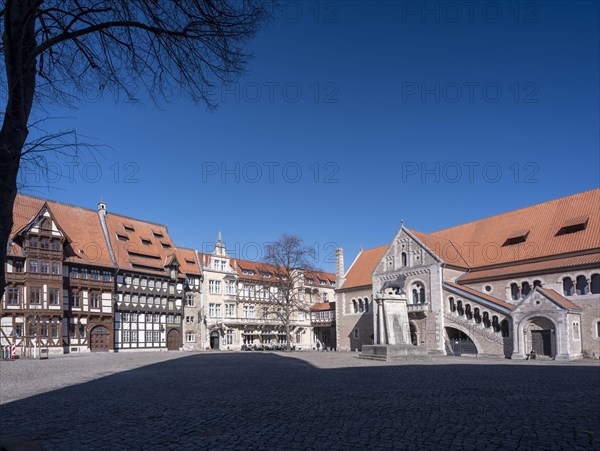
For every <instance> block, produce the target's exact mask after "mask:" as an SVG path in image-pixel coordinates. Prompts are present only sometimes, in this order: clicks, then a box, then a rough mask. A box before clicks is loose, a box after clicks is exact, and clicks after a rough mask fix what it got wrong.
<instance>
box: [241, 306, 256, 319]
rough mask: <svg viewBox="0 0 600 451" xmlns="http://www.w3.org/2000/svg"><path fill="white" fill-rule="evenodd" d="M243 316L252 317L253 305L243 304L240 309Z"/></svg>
mask: <svg viewBox="0 0 600 451" xmlns="http://www.w3.org/2000/svg"><path fill="white" fill-rule="evenodd" d="M242 314H243V318H249V319H252V318H254V306H253V305H244V307H243V309H242Z"/></svg>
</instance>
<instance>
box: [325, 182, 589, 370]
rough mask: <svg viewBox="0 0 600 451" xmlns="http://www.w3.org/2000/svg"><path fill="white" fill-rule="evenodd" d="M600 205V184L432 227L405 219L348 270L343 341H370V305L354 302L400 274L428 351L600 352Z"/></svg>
mask: <svg viewBox="0 0 600 451" xmlns="http://www.w3.org/2000/svg"><path fill="white" fill-rule="evenodd" d="M598 205H600V190H598V189H596V190H592V191H587V192H584V193H580V194H575V195H572V196H568V197H564V198H561V199H556V200H553V201H549V202H545V203H542V204H538V205H535V206H532V207H528V208H523V209H520V210H515V211H511V212H508V213H504V214H500V215H497V216H493V217H491V218H486V219H482V220H479V221H474V222H471V223H467V224H463V225H460V226H456V227H451V228H448V229H444V230H441V231H438V232H433V233H423V232H419V231H416V230H411V229H408V228H406V227H404V226H402V227H401V228H400V230H399V231H398V233H397V234H396V236H395V237H394V239H393V241H392V242H391V243H390V244H389V245H386V246H383V247H380V248H375V249H369V250H366V251H362V252H361V253H360V254H359V255H358V257H357V259H356V260H355V262H354V263H353V265H352V266H351V267H350V269H349V270H348V272H347V273H346V274H345V278H346V280H345V281H344V283H343V284H341V286H340V288H339V289H338V290H337V293H336V296H337V305H338V312H337V320H338V321H337V330H338V343H339V347H340V349H342V350H354V349H360V347H361V346H362V345H364V344H370V343H371V342H372V341H370V340H373V336H372V333H373V332H372V331H373V325H372V321H369V319H372V317H373V315H372V306H371V308H370V309H369V310H370V311H369V312H367V311H366V308H365V309H364V311H363V312H360V311H359V312H356V308H355V307H354V305H355V302H356V301H360V300H363V302H364V301H365V300H368V299H369V298H372V296H373V294H374V293H377V292H378V291H379V290H380V287H381V286H382V284H383V283H384V282H385V281H387V280H393V279H395V278H397V276H398V275H399V274H400V273H402V274H404V275H405V276H406V282H405V288H404V290H405V292H406V294H407V296H408V299H409V303H410V305H409V306H408V312H409V321H410V328H411V339H412V341H413V343H414V344H421V345H425V346H427V349H428V351H429V353H430V354H454V355H469V354H471V355H491V356H505V357H507V358H526V357H531V356H533V355H535V356H536V357H537V356H540V357H547V358H555V359H578V358H582V357H583V356H584V355H585V356H593V355H595V356H600V269H599V268H600V211H599V209H598ZM369 279H370V280H369ZM369 282H370V283H369ZM365 305H366V304H365ZM359 306H360V304H359ZM359 310H360V307H359ZM362 318H367V320H366V321H365V320H363V321H360V320H361V319H362ZM365 335H366V336H367V337H368V338H364V339H361V338H358V337H363V336H365ZM354 337H356V338H354Z"/></svg>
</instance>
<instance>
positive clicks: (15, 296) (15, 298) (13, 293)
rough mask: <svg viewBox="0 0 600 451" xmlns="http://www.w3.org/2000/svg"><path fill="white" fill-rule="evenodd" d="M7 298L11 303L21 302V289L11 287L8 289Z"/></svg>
mask: <svg viewBox="0 0 600 451" xmlns="http://www.w3.org/2000/svg"><path fill="white" fill-rule="evenodd" d="M6 299H7V303H8V304H9V305H18V304H19V289H18V288H16V287H9V288H7V289H6Z"/></svg>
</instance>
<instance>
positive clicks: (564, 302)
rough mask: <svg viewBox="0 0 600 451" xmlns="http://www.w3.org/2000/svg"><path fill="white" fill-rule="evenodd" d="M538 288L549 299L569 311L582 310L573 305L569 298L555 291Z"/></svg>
mask: <svg viewBox="0 0 600 451" xmlns="http://www.w3.org/2000/svg"><path fill="white" fill-rule="evenodd" d="M536 288H537V290H538V291H540V292H541V293H542V294H544V295H546V296H547V297H550V298H552V299H553V300H554V301H555V302H556V303H557V304H560V305H562V306H563V307H565V308H566V309H568V310H581V309H580V308H579V307H577V306H576V305H575V304H573V303H572V302H571V301H569V300H568V299H567V298H565V297H564V296H562V295H561V294H559V293H557V292H556V291H554V290H551V289H549V288H541V287H536Z"/></svg>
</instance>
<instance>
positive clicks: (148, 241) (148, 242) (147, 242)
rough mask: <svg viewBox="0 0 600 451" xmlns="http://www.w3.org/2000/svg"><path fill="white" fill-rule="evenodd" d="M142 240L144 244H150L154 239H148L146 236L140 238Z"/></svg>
mask: <svg viewBox="0 0 600 451" xmlns="http://www.w3.org/2000/svg"><path fill="white" fill-rule="evenodd" d="M140 240H141V242H142V244H143V245H145V246H150V245H151V244H152V241H150V240H148V239H146V238H140Z"/></svg>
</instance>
